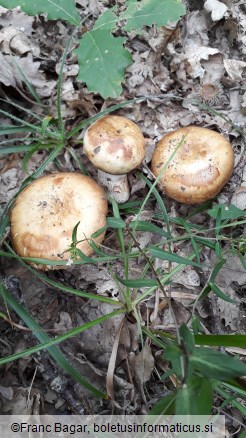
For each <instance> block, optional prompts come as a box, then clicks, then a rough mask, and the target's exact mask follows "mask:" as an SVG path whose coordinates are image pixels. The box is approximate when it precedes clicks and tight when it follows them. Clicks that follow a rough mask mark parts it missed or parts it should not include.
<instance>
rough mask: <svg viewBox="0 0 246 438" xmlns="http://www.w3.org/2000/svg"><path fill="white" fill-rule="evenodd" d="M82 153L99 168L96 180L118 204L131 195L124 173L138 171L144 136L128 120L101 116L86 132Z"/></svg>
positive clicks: (143, 154)
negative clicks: (136, 169)
mask: <svg viewBox="0 0 246 438" xmlns="http://www.w3.org/2000/svg"><path fill="white" fill-rule="evenodd" d="M84 151H85V153H86V155H87V157H88V158H89V160H90V161H91V162H92V164H93V165H94V166H95V167H96V168H97V169H99V170H98V180H99V182H100V183H101V184H102V185H103V186H104V187H105V188H107V190H108V192H109V194H110V195H111V196H113V197H114V199H115V200H116V201H117V202H118V203H123V202H126V201H127V200H128V198H129V196H130V189H129V184H128V179H127V173H129V172H130V171H131V170H133V169H135V168H137V167H138V166H139V165H140V164H141V163H142V161H143V159H144V156H145V142H144V137H143V134H142V132H141V131H140V129H139V128H138V126H137V125H136V124H135V123H134V122H132V121H131V120H129V119H127V118H125V117H121V116H115V115H113V116H112V115H109V116H104V117H102V118H100V119H98V120H96V122H94V123H93V124H92V125H91V126H90V127H89V128H88V129H87V131H86V132H85V136H84Z"/></svg>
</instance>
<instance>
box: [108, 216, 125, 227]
mask: <svg viewBox="0 0 246 438" xmlns="http://www.w3.org/2000/svg"><path fill="white" fill-rule="evenodd" d="M107 226H108V227H111V228H125V226H126V223H125V221H123V219H121V218H120V217H107Z"/></svg>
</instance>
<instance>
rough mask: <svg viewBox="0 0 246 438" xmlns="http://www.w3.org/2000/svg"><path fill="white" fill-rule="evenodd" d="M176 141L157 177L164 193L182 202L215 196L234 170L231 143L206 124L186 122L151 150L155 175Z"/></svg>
mask: <svg viewBox="0 0 246 438" xmlns="http://www.w3.org/2000/svg"><path fill="white" fill-rule="evenodd" d="M179 144H180V146H179V148H178V150H177V152H176V154H175V155H174V157H173V159H172V160H171V161H170V163H169V164H168V166H167V168H166V170H165V171H164V172H163V174H162V176H161V177H160V180H159V186H160V188H161V190H162V191H163V193H165V194H167V195H168V196H169V197H170V198H173V199H175V200H176V201H179V202H183V203H184V204H196V203H201V202H205V201H207V200H209V199H211V198H213V197H214V196H216V195H217V194H218V193H219V192H220V191H221V189H222V187H223V186H224V185H225V184H226V183H227V181H228V180H229V179H230V177H231V174H232V171H233V167H234V152H233V149H232V147H231V145H230V143H229V142H228V141H227V140H226V139H225V137H224V136H223V135H221V134H219V133H217V132H215V131H212V130H211V129H207V128H199V127H196V126H188V127H186V128H181V129H178V130H177V131H174V132H171V133H170V134H167V135H165V136H164V137H163V138H162V139H161V140H160V141H159V142H158V143H157V145H156V148H155V150H154V153H153V157H152V162H151V170H152V172H153V174H154V175H155V176H156V177H158V176H159V175H160V173H161V171H162V168H163V166H164V165H165V163H166V162H167V160H168V159H169V157H170V155H171V154H172V153H173V152H174V150H175V148H176V147H177V146H178V145H179Z"/></svg>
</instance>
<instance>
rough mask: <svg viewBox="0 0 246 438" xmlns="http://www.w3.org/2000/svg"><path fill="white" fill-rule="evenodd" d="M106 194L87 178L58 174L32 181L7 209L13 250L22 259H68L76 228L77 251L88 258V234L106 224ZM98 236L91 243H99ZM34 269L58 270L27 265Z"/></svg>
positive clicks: (40, 265)
mask: <svg viewBox="0 0 246 438" xmlns="http://www.w3.org/2000/svg"><path fill="white" fill-rule="evenodd" d="M107 208H108V204H107V199H106V195H105V193H104V192H103V190H102V189H101V187H99V185H98V184H97V183H96V182H95V181H94V180H93V179H92V178H90V177H88V176H85V175H81V174H79V173H72V172H71V173H69V172H64V173H63V172H61V173H56V174H52V175H47V176H44V177H42V178H39V179H37V180H35V181H34V182H33V183H31V184H30V185H29V186H28V187H27V188H25V189H24V190H23V191H22V192H21V193H20V194H19V195H18V197H17V198H16V201H15V203H14V206H13V208H12V210H11V215H10V222H11V236H12V244H13V248H14V249H15V251H16V252H17V254H19V255H20V256H22V257H32V258H40V259H46V260H47V259H48V260H58V261H60V260H68V262H69V260H70V257H71V255H70V251H69V247H70V245H71V242H72V233H73V230H74V227H75V225H76V224H77V223H78V222H80V223H79V225H78V228H77V241H78V242H79V243H78V244H77V248H79V249H80V250H81V251H82V252H83V253H84V254H85V255H87V256H90V255H91V254H92V253H93V249H92V247H91V246H90V244H89V241H90V239H91V235H92V234H93V233H95V232H96V231H97V230H99V229H100V228H102V227H104V226H105V225H106V214H107ZM104 234H105V233H102V234H100V235H99V236H98V237H97V238H95V239H93V241H94V242H95V243H96V244H97V245H98V244H100V243H101V242H102V241H103V238H104ZM31 264H32V265H33V266H35V267H36V268H38V269H41V270H48V269H62V268H63V267H64V266H52V265H49V264H47V265H45V264H44V265H43V264H38V265H36V264H34V263H31Z"/></svg>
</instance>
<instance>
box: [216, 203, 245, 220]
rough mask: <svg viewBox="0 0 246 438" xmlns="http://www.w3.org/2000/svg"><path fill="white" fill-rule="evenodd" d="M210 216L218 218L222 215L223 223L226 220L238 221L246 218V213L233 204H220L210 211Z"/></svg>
mask: <svg viewBox="0 0 246 438" xmlns="http://www.w3.org/2000/svg"><path fill="white" fill-rule="evenodd" d="M208 214H209V216H211V217H212V218H214V219H215V218H217V217H218V215H220V219H221V220H222V221H224V220H226V219H238V218H239V217H245V211H243V210H240V208H238V207H236V206H235V205H233V204H229V205H227V204H218V205H216V206H215V207H214V208H212V209H211V210H208Z"/></svg>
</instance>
